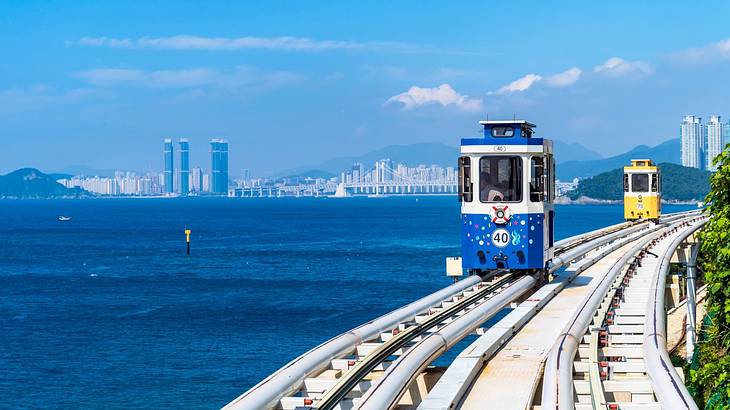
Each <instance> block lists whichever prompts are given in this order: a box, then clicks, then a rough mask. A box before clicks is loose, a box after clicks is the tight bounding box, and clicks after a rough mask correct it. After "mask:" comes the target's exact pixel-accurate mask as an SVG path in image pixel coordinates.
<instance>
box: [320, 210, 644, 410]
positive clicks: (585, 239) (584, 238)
mask: <svg viewBox="0 0 730 410" xmlns="http://www.w3.org/2000/svg"><path fill="white" fill-rule="evenodd" d="M618 225H622V226H623V225H624V224H618ZM618 225H617V226H618ZM643 225H644V223H640V224H630V225H629V226H628V227H622V228H620V229H618V230H612V231H611V232H610V233H608V234H606V233H605V232H603V231H605V230H606V229H601V230H600V231H601V232H600V233H598V234H595V233H588V234H586V235H579V236H578V237H577V238H576V239H574V240H572V242H575V246H573V247H571V249H574V248H576V247H578V246H580V245H585V244H586V243H590V244H591V246H590V247H586V246H582V247H580V248H579V249H575V250H573V251H572V252H570V253H568V252H567V251H562V250H561V251H559V252H560V254H561V255H562V254H563V253H568V255H569V256H568V257H566V258H563V259H561V260H560V262H559V265H556V266H554V267H553V270H552V271H551V272H554V271H555V270H557V269H559V268H560V267H561V266H563V265H564V264H566V263H567V262H568V261H571V260H573V259H576V258H578V257H581V256H583V255H584V254H585V253H587V252H589V251H590V250H592V249H593V248H594V247H597V246H600V245H602V244H605V243H607V242H610V241H612V240H614V239H616V238H617V237H622V236H627V235H630V234H632V233H634V232H637V231H639V230H641V229H644V226H643ZM627 228H633V229H627ZM527 278H529V279H531V280H534V282H531V283H530V286H529V287H526V288H525V291H526V290H528V289H529V288H530V287H532V286H534V285H535V284H537V281H536V280H535V279H534V278H532V277H529V276H528V277H527ZM520 289H521V287H520ZM522 293H524V292H520V293H519V294H517V295H514V294H513V293H511V292H509V293H508V294H509V295H514V296H513V297H512V299H510V300H508V301H506V302H505V303H504V304H502V305H501V306H500V308H501V307H503V306H504V305H505V304H507V303H509V302H511V301H512V300H514V299H515V298H517V297H519V295H521V294H522ZM500 294H501V292H500ZM489 300H491V299H488V300H487V301H485V302H484V303H486V302H488V301H489ZM490 306H491V305H490ZM497 311H499V309H497V310H496V311H495V312H494V313H492V315H493V314H496V313H497ZM490 317H491V315H490ZM487 319H488V317H486V318H484V320H483V321H485V320H487ZM483 321H481V322H478V323H483ZM477 326H478V324H477ZM475 327H476V326H475ZM391 340H392V339H391ZM386 343H387V342H386ZM383 346H384V345H381V347H383ZM449 347H450V346H449ZM395 350H397V349H395ZM388 356H390V355H389V354H388V355H386V356H384V357H388ZM369 357H370V355H369V356H368V358H369ZM375 360H377V358H376V359H375ZM383 360H384V359H383ZM380 361H382V360H380ZM360 363H362V362H360ZM378 363H380V362H378V361H376V362H375V365H372V366H371V367H372V368H374V367H375V366H376V365H377V364H378ZM353 370H354V369H353ZM368 373H369V372H365V373H364V374H362V375H354V373H353V371H352V370H351V371H348V372H347V374H346V375H345V376H343V377H341V378H340V379H338V384H337V385H336V386H334V387H333V388H332V389H330V390H328V392H327V393H326V394H325V396H323V397H322V399H321V400H320V401H318V403H317V404H315V405H314V406H313V408H317V409H323V408H332V407H325V406H330V404H329V403H330V398H329V397H328V395H329V394H330V393H332V395H333V396H338V397H339V399H338V400H336V401H335V403H334V404H336V403H339V400H341V399H342V398H344V397H345V396H346V395H347V393H349V391H350V390H352V388H354V387H355V386H356V385H357V383H358V382H359V381H360V380H361V379H362V378H363V377H364V376H365V375H367V374H368ZM348 377H354V378H355V380H349V381H347V382H346V383H347V385H348V387H349V390H347V389H345V390H347V391H344V392H342V391H336V390H337V389H340V387H339V384H340V382H341V381H342V380H343V379H345V378H348ZM383 378H385V376H384V377H383ZM343 384H345V382H343Z"/></svg>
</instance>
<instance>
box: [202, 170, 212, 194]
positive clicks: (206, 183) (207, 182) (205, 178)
mask: <svg viewBox="0 0 730 410" xmlns="http://www.w3.org/2000/svg"><path fill="white" fill-rule="evenodd" d="M202 189H203V192H210V175H208V174H203V188H202Z"/></svg>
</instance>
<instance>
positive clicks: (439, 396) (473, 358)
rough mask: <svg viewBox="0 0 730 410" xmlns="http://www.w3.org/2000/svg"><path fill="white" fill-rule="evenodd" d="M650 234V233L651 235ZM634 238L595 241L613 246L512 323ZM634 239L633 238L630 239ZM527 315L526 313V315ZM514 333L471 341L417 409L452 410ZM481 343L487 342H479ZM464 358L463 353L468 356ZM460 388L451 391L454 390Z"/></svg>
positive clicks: (555, 283) (553, 284)
mask: <svg viewBox="0 0 730 410" xmlns="http://www.w3.org/2000/svg"><path fill="white" fill-rule="evenodd" d="M658 229H661V226H656V227H655V228H653V230H658ZM650 232H651V231H650ZM634 234H637V235H638V234H641V231H640V230H639V231H636V232H633V231H632V232H631V233H627V234H625V235H623V236H621V237H622V238H623V239H622V240H620V241H619V240H616V238H611V239H609V240H608V241H607V240H601V241H596V243H595V244H594V247H593V248H592V249H598V248H599V247H600V246H602V245H604V244H605V243H606V242H612V243H611V244H610V245H608V246H606V249H603V250H601V251H600V252H599V253H598V254H596V255H591V256H590V257H586V258H587V259H583V260H581V263H580V266H578V267H577V269H576V270H575V271H573V272H571V275H570V276H568V277H564V278H559V280H557V281H553V282H551V283H550V284H549V285H547V286H548V287H552V289H550V290H549V291H547V292H545V291H544V290H545V287H543V288H541V290H540V291H538V292H537V293H535V294H534V295H532V296H531V299H532V298H536V299H539V302H537V303H538V304H537V305H536V306H535V309H534V310H531V311H529V312H531V313H530V315H529V317H524V318H521V319H520V320H513V321H515V322H520V323H522V324H524V323H526V322H527V321H528V320H529V319H530V318H531V317H532V316H534V315H535V314H537V311H538V310H540V309H541V308H542V307H543V306H544V305H545V304H547V303H548V302H549V301H550V300H551V299H552V298H553V297H554V296H555V295H556V294H557V293H559V292H560V291H561V290H562V289H563V288H564V287H565V286H566V285H567V284H568V283H569V282H571V281H572V280H573V279H574V278H575V277H576V276H578V275H579V274H580V273H582V272H583V271H585V270H586V269H588V268H589V267H591V266H593V265H594V264H596V263H597V262H599V261H600V260H601V259H602V258H604V257H605V256H607V255H609V254H610V253H612V252H614V251H616V250H617V249H619V248H621V247H623V246H626V245H627V244H629V243H631V242H634V241H636V240H637V239H638V238H636V237H634V236H636V235H634ZM632 235H633V236H632ZM527 314H528V313H527V312H525V315H527ZM520 326H521V325H520ZM516 331H517V329H512V328H510V330H509V331H507V330H506V329H501V331H500V332H499V333H500V334H490V332H491V330H490V331H489V332H486V333H485V334H484V335H483V336H481V337H480V338H479V339H477V340H476V341H474V343H472V344H471V345H470V346H469V347H467V348H466V349H465V350H464V351H463V352H462V353H460V354H459V356H457V358H456V359H455V360H454V362H455V363H456V362H462V365H461V366H458V367H457V366H453V364H452V366H449V368H447V369H446V373H444V375H443V376H442V377H441V378H440V379H439V381H438V382H437V384H436V386H434V388H433V389H432V391H431V392H429V395H428V397H427V398H426V400H424V401H423V402H422V403H421V405H419V409H437V408H438V409H440V408H452V407H454V406H456V405H457V404H458V402H459V401H460V400H461V398H462V396H463V394H464V393H465V392H466V388H467V385H469V384H470V383H471V382H472V381H473V380H474V379H475V378H476V376H477V371H478V369H479V368H480V367H481V365H482V364H483V363H484V362H485V361H486V360H487V359H488V358H489V357H490V356H491V355H492V354H494V353H495V352H496V351H497V349H498V348H499V347H500V346H501V345H502V344H503V343H505V342H506V341H507V340H508V339H509V338H510V337H511V336H512V335H513V334H514V333H515V332H516ZM482 339H485V340H487V341H488V342H484V341H482ZM467 351H468V353H466V354H465V352H467ZM456 385H458V386H460V387H458V388H457V389H454V386H456Z"/></svg>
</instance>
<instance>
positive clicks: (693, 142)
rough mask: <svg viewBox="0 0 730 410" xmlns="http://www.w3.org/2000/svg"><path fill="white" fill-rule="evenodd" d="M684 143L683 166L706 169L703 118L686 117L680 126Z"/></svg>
mask: <svg viewBox="0 0 730 410" xmlns="http://www.w3.org/2000/svg"><path fill="white" fill-rule="evenodd" d="M679 134H680V138H681V142H682V165H684V166H685V167H691V168H699V169H702V168H704V162H703V157H704V151H705V133H704V126H703V125H702V118H700V117H696V116H694V115H685V117H684V119H683V120H682V124H681V125H680V126H679Z"/></svg>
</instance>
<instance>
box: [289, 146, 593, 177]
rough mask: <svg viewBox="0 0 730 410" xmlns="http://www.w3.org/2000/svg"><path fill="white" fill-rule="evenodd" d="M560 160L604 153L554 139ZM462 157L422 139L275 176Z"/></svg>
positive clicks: (441, 162) (453, 162) (450, 161)
mask: <svg viewBox="0 0 730 410" xmlns="http://www.w3.org/2000/svg"><path fill="white" fill-rule="evenodd" d="M553 148H554V150H555V156H556V158H557V161H558V163H561V162H563V161H570V160H577V159H598V158H601V155H600V154H598V153H596V152H594V151H591V150H590V149H588V148H586V147H584V146H582V145H580V144H578V143H571V144H568V143H564V142H561V141H555V144H554V146H553ZM458 157H459V148H458V147H456V146H453V147H452V146H449V145H446V144H441V143H438V142H421V143H417V144H409V145H389V146H387V147H385V148H381V149H378V150H375V151H370V152H368V153H366V154H363V155H360V156H352V157H338V158H333V159H330V160H327V161H325V162H322V163H320V164H316V165H306V166H301V167H297V168H292V169H288V170H284V171H281V172H277V173H276V176H279V177H283V176H287V175H299V174H302V173H304V172H308V171H311V170H320V171H325V172H330V173H332V174H335V175H339V174H340V172H342V171H344V170H347V169H350V168H351V167H352V164H353V163H355V162H360V163H362V164H363V165H364V166H365V167H366V168H369V167H372V165H373V164H374V163H375V161H377V160H380V159H384V158H390V159H391V160H393V162H395V163H399V162H402V163H404V164H407V165H408V166H412V167H413V166H416V165H420V164H424V165H434V164H435V165H440V166H442V167H448V166H454V167H455V166H456V163H457V158H458Z"/></svg>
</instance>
